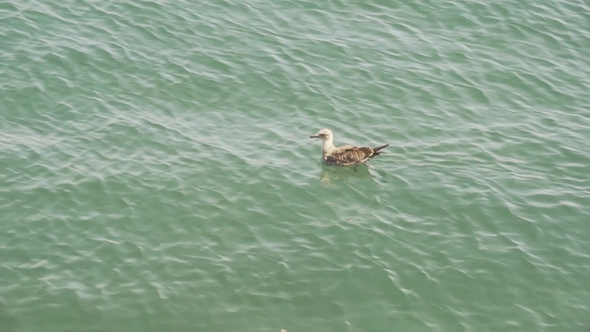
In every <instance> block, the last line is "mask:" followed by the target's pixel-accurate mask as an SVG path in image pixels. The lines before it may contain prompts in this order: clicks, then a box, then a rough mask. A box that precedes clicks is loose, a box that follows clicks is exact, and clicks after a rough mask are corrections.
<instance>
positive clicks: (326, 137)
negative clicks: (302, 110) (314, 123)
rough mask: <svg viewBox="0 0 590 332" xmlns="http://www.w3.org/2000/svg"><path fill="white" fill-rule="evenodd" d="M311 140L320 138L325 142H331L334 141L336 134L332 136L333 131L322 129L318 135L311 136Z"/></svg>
mask: <svg viewBox="0 0 590 332" xmlns="http://www.w3.org/2000/svg"><path fill="white" fill-rule="evenodd" d="M309 138H320V139H321V140H322V141H324V142H325V141H330V142H331V141H333V140H334V134H332V131H331V130H330V129H322V130H320V131H318V133H317V134H315V135H311V136H309Z"/></svg>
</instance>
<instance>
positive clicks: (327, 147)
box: [322, 138, 336, 154]
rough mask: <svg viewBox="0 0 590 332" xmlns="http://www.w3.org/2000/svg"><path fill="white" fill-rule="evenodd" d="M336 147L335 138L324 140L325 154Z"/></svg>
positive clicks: (323, 149)
mask: <svg viewBox="0 0 590 332" xmlns="http://www.w3.org/2000/svg"><path fill="white" fill-rule="evenodd" d="M334 149H336V147H335V146H334V139H333V138H330V139H327V140H325V141H323V142H322V152H323V153H324V154H327V153H330V152H332V151H333V150H334Z"/></svg>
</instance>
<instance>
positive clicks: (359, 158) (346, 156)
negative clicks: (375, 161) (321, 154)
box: [326, 146, 374, 165]
mask: <svg viewBox="0 0 590 332" xmlns="http://www.w3.org/2000/svg"><path fill="white" fill-rule="evenodd" d="M373 154H374V152H373V149H371V148H368V147H356V146H344V147H341V148H339V149H338V150H336V151H334V152H332V153H331V154H329V155H328V156H326V157H327V158H326V161H327V162H331V163H335V164H337V165H353V164H358V163H362V162H364V161H366V160H367V159H368V158H370V157H371V156H373Z"/></svg>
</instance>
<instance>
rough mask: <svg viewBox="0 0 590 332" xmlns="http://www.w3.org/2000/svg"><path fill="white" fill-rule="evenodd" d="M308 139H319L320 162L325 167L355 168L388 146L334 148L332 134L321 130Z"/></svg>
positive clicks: (345, 146)
mask: <svg viewBox="0 0 590 332" xmlns="http://www.w3.org/2000/svg"><path fill="white" fill-rule="evenodd" d="M309 138H320V139H321V140H322V160H323V162H324V163H325V164H327V165H338V166H352V165H354V166H357V165H359V164H365V163H366V162H367V161H369V160H371V159H372V158H374V157H375V156H378V155H379V154H381V152H380V151H381V150H383V149H385V148H386V147H388V146H389V144H385V145H381V146H378V147H376V148H369V147H366V146H361V147H359V146H351V145H344V146H340V147H335V146H334V134H333V133H332V131H331V130H330V129H322V130H320V131H318V133H317V134H315V135H311V136H309Z"/></svg>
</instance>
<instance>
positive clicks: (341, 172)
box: [320, 165, 373, 186]
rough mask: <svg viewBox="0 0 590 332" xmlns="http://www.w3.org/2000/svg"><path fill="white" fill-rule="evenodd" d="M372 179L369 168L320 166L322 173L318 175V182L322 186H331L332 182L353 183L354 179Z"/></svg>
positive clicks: (359, 166)
mask: <svg viewBox="0 0 590 332" xmlns="http://www.w3.org/2000/svg"><path fill="white" fill-rule="evenodd" d="M367 178H370V179H373V175H372V174H371V172H369V166H367V165H357V166H330V165H322V173H321V175H320V182H321V183H322V185H324V186H331V185H333V182H334V181H337V180H339V181H344V182H348V181H354V180H355V179H367Z"/></svg>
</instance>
